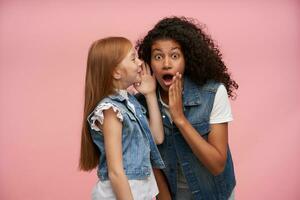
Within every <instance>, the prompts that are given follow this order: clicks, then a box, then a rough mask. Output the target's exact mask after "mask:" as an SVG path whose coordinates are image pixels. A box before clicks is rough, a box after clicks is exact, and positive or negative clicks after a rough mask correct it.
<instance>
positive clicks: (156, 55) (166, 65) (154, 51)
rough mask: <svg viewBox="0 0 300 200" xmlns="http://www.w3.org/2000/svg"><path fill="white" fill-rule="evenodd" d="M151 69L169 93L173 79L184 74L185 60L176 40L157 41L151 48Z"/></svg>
mask: <svg viewBox="0 0 300 200" xmlns="http://www.w3.org/2000/svg"><path fill="white" fill-rule="evenodd" d="M151 68H152V71H153V73H154V74H155V77H156V79H157V81H158V83H159V85H160V86H161V87H162V89H163V90H164V91H166V92H167V91H168V90H169V87H170V85H171V84H172V78H173V76H174V75H175V74H176V72H179V73H180V74H183V73H184V68H185V60H184V55H183V52H182V50H181V46H180V45H179V44H178V43H177V42H176V41H174V40H171V39H162V40H157V41H155V42H154V43H153V45H152V47H151Z"/></svg>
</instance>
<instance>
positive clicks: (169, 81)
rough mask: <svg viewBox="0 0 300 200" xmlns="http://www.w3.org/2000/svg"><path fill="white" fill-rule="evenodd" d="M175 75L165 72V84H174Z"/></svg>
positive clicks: (163, 78)
mask: <svg viewBox="0 0 300 200" xmlns="http://www.w3.org/2000/svg"><path fill="white" fill-rule="evenodd" d="M173 76H174V75H173V74H165V75H163V76H162V80H163V82H164V84H165V86H170V85H171V84H172V80H173Z"/></svg>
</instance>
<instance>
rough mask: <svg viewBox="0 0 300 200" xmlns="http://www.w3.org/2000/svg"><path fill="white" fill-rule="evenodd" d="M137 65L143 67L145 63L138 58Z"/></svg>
mask: <svg viewBox="0 0 300 200" xmlns="http://www.w3.org/2000/svg"><path fill="white" fill-rule="evenodd" d="M136 64H137V65H138V66H139V67H141V65H142V64H143V62H142V61H141V60H140V59H139V58H136Z"/></svg>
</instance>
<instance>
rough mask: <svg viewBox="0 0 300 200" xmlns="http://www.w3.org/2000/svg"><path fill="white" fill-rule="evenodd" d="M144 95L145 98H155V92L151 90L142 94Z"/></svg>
mask: <svg viewBox="0 0 300 200" xmlns="http://www.w3.org/2000/svg"><path fill="white" fill-rule="evenodd" d="M143 95H144V96H145V98H146V99H149V98H155V99H156V92H155V91H152V92H148V93H147V94H143Z"/></svg>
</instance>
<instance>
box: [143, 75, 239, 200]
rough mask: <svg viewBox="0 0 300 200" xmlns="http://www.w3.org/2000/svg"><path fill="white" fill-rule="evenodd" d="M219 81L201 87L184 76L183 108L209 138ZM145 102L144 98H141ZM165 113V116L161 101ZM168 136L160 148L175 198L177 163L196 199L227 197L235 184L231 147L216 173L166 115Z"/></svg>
mask: <svg viewBox="0 0 300 200" xmlns="http://www.w3.org/2000/svg"><path fill="white" fill-rule="evenodd" d="M219 85H220V83H216V82H213V81H209V82H208V83H206V84H205V85H204V86H199V85H197V84H195V83H194V82H192V81H191V80H190V79H189V78H187V77H186V76H185V77H184V90H183V91H184V92H183V110H184V115H185V116H186V117H187V119H188V120H189V122H190V123H191V124H192V126H193V127H194V128H195V129H196V130H197V131H198V133H199V134H201V136H202V137H203V138H204V139H206V140H207V138H208V134H209V132H210V124H209V119H210V114H211V110H212V107H213V103H214V98H215V94H216V92H217V89H218V86H219ZM139 100H140V101H141V103H142V104H143V105H144V100H143V99H142V98H141V97H139ZM159 106H160V110H161V112H162V115H163V116H166V113H164V111H163V109H162V105H161V103H160V102H159ZM163 125H164V132H165V139H164V142H163V143H162V144H161V145H158V149H159V151H160V153H161V156H162V158H163V161H164V163H165V165H166V168H165V169H163V172H164V174H165V175H166V178H167V180H168V183H169V187H170V190H171V195H172V199H176V192H177V167H178V165H177V163H179V164H180V166H181V167H182V171H183V174H184V176H185V178H186V180H187V184H188V187H189V189H190V191H191V193H192V196H193V199H196V200H227V199H228V198H229V196H230V194H231V192H232V190H233V188H234V186H235V184H236V181H235V175H234V169H233V163H232V158H231V153H230V149H229V146H228V150H227V161H226V165H225V169H224V171H223V172H222V173H221V174H219V175H217V176H214V175H213V174H211V173H210V172H209V171H208V169H207V168H206V167H205V166H204V165H203V164H202V163H201V161H199V160H198V158H197V157H196V156H195V155H194V153H193V152H192V150H191V148H190V147H189V145H188V144H187V142H186V141H185V139H184V138H183V137H182V135H181V133H180V132H179V130H178V128H177V127H176V126H175V124H172V123H171V122H170V121H169V119H168V117H163Z"/></svg>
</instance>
